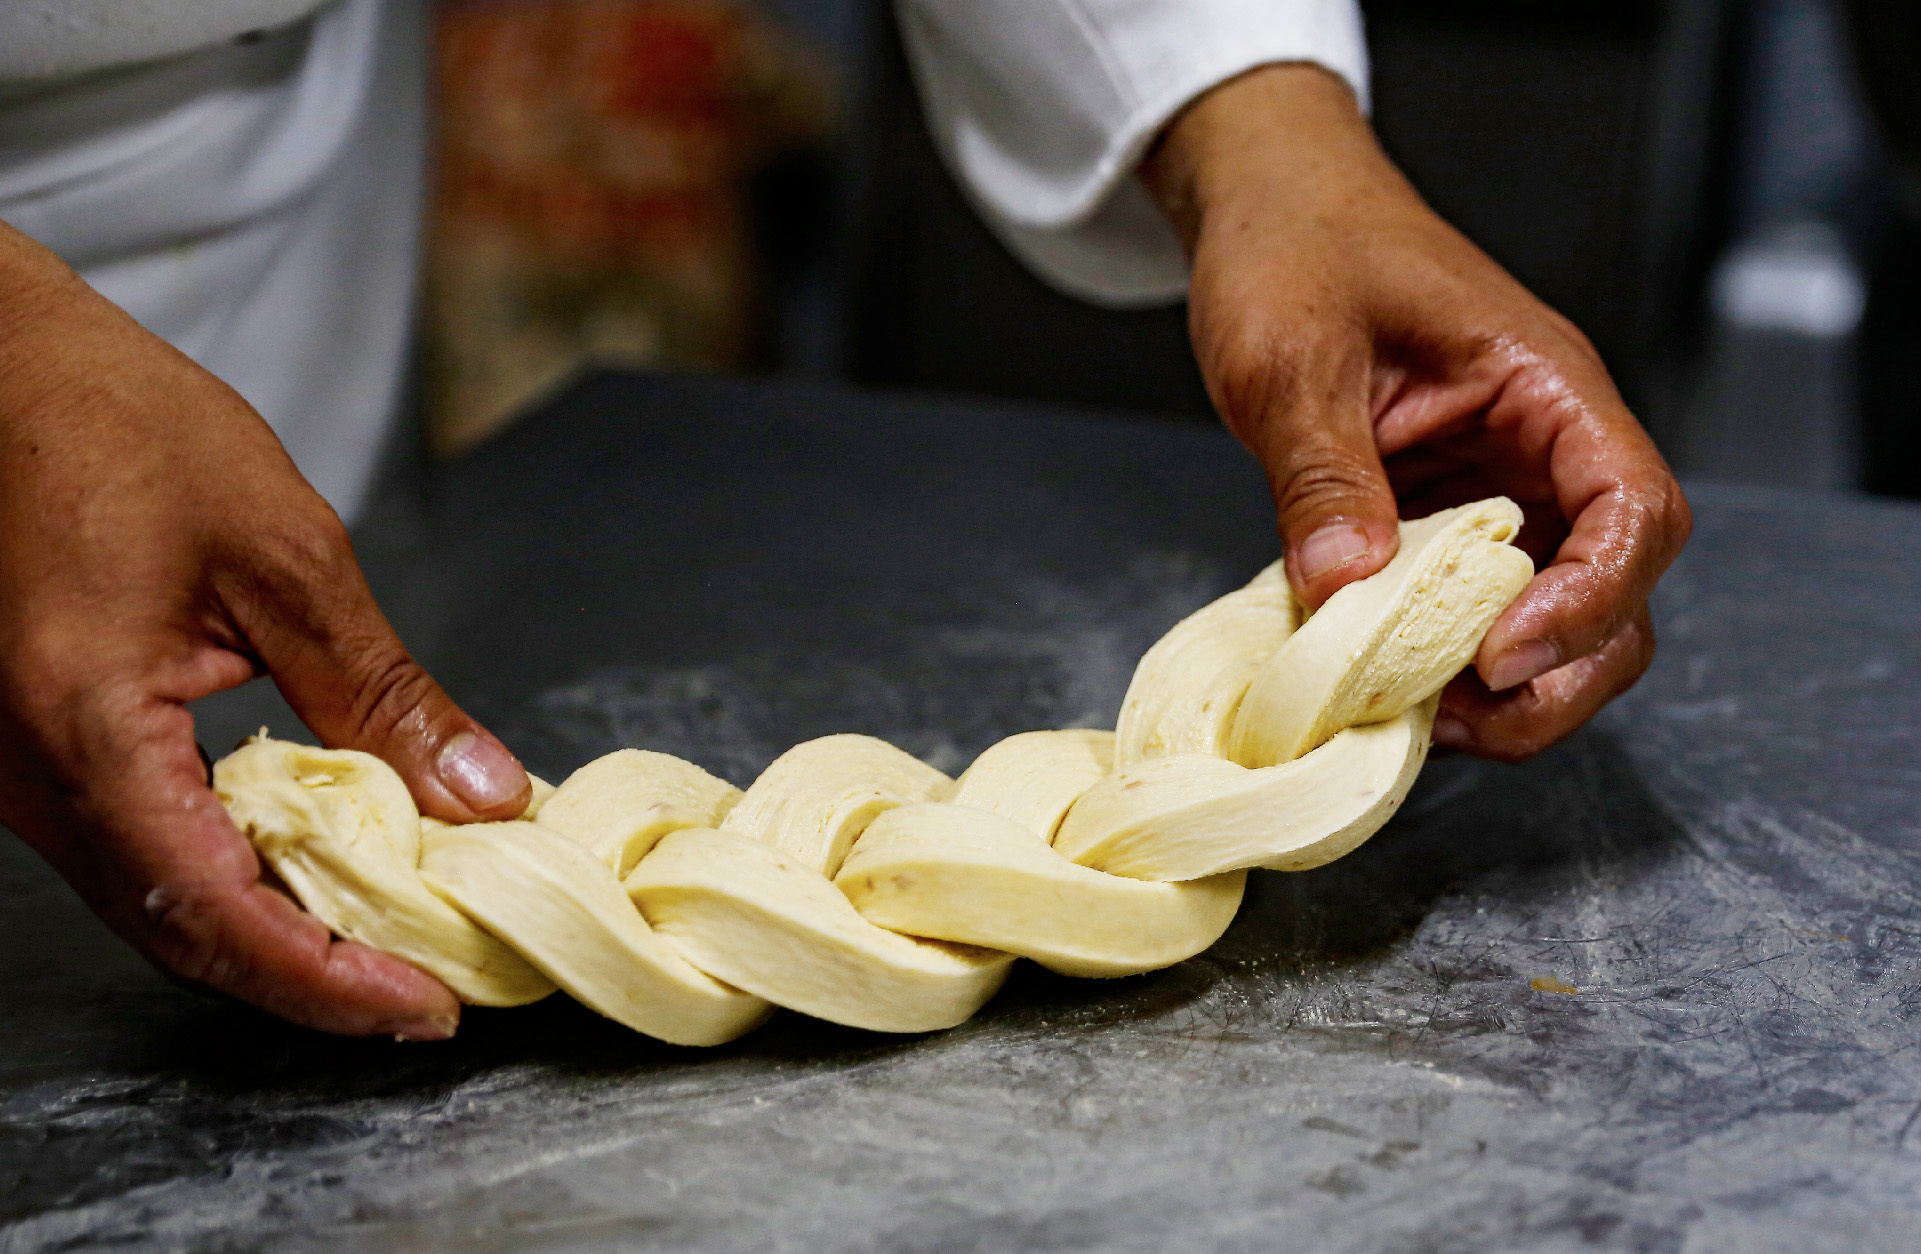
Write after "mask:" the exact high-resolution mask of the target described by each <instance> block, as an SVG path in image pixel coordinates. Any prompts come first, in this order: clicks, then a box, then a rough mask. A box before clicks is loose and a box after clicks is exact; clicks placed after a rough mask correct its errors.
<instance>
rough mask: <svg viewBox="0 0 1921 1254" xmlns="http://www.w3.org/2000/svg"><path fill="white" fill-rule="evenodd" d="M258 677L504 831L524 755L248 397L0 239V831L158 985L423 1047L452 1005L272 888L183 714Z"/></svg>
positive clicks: (432, 801) (325, 725) (456, 814)
mask: <svg viewBox="0 0 1921 1254" xmlns="http://www.w3.org/2000/svg"><path fill="white" fill-rule="evenodd" d="M262 673H265V674H268V675H271V676H272V677H273V679H274V682H275V683H276V684H278V685H279V688H280V691H281V692H282V693H283V694H284V695H285V696H286V698H287V701H288V703H289V704H290V705H291V706H292V707H293V709H294V710H295V712H296V713H298V714H299V715H300V717H301V718H302V719H304V720H305V721H306V723H307V725H308V727H310V728H311V729H312V730H313V731H314V733H315V734H316V735H317V736H318V737H319V738H320V739H321V740H322V741H323V742H324V743H325V744H327V745H328V746H330V747H339V748H352V749H361V750H365V751H367V752H369V753H372V754H375V755H377V756H379V757H380V758H383V759H385V760H386V761H387V762H388V763H390V764H392V765H393V767H394V768H395V769H396V770H398V771H399V772H400V774H401V777H402V778H403V779H405V780H406V781H407V785H408V787H409V788H410V789H411V790H412V792H413V795H414V799H415V801H416V803H417V804H418V805H419V806H420V809H421V812H422V813H424V814H430V815H434V816H436V817H439V818H443V819H447V820H450V821H455V822H459V821H472V820H480V819H506V818H512V817H514V816H515V815H517V814H519V813H520V812H521V810H522V809H524V807H525V805H526V802H527V799H528V795H529V793H528V790H529V784H528V781H527V777H526V773H525V772H524V771H523V770H522V769H521V767H520V764H519V762H517V761H516V760H515V759H514V757H513V755H512V754H510V753H509V752H508V751H507V750H506V748H505V747H503V746H502V745H501V744H500V742H499V741H497V740H495V739H494V737H493V736H492V735H490V734H489V733H488V732H487V731H486V730H485V729H483V728H481V727H480V726H479V725H478V724H477V723H475V722H474V721H473V719H471V718H469V717H468V716H467V715H466V714H464V713H462V712H461V710H460V709H459V707H457V706H456V705H455V704H454V703H453V701H452V700H450V699H449V698H448V696H447V694H446V693H444V692H442V691H441V689H440V687H439V686H438V685H437V684H435V683H434V681H433V680H432V679H430V678H429V677H428V676H427V674H426V672H425V671H423V670H421V668H420V667H419V665H418V664H417V663H415V662H414V660H413V659H412V658H411V657H410V656H408V654H407V651H406V650H405V649H404V648H403V647H402V646H401V643H400V641H399V639H398V638H397V637H396V636H395V635H394V632H393V628H392V627H391V626H389V625H388V623H387V620H386V619H385V617H383V616H382V614H381V612H380V610H379V608H378V607H377V606H376V605H375V604H374V600H373V595H372V593H371V592H370V591H369V589H368V587H367V582H366V579H365V578H364V577H363V576H362V575H361V572H360V567H359V565H358V564H357V563H356V562H355V560H354V555H353V549H352V547H351V545H350V544H349V542H348V539H347V533H346V530H345V528H344V527H343V526H342V525H341V522H340V519H339V518H338V517H337V516H336V515H335V514H334V512H333V510H332V509H331V508H329V507H328V505H327V503H326V502H325V501H323V500H322V499H321V498H320V496H319V495H318V494H317V493H315V492H314V490H313V489H312V488H311V487H309V486H308V485H307V483H306V481H305V480H304V479H302V478H301V476H300V472H299V471H297V470H296V469H295V468H294V465H293V462H292V461H291V460H290V459H289V458H288V456H287V454H286V452H285V450H283V449H282V448H281V446H280V443H279V441H278V440H277V439H275V437H274V434H273V432H272V430H271V429H269V428H268V426H267V424H266V423H265V422H264V421H262V420H261V418H260V416H259V415H258V414H256V413H255V412H254V411H253V410H252V409H251V408H250V407H249V406H248V405H247V403H246V402H245V401H243V400H242V399H241V398H240V397H239V396H238V395H236V394H235V393H234V392H233V391H232V390H231V389H230V388H228V387H227V386H226V385H225V384H223V383H221V382H220V381H219V380H218V379H216V378H214V377H213V376H212V375H210V374H208V373H207V372H206V371H205V370H202V369H201V368H200V367H199V366H197V365H195V364H194V363H193V362H192V361H190V360H189V359H188V358H186V357H185V356H183V355H182V354H180V353H179V352H177V351H175V350H174V349H173V348H171V347H170V346H168V345H167V344H166V343H164V342H163V341H161V340H160V339H159V338H157V337H156V336H154V335H152V334H150V333H148V332H147V331H145V330H144V329H142V328H141V327H140V326H139V324H138V323H136V322H134V321H133V319H131V318H129V317H128V316H127V315H126V314H125V313H123V312H122V311H121V310H120V309H118V308H116V307H115V306H114V305H112V304H111V303H110V302H108V301H107V300H106V299H104V298H103V297H101V296H100V295H99V294H98V293H96V292H94V291H93V290H92V289H90V288H89V287H87V285H86V284H85V283H83V282H82V281H81V280H80V278H79V277H78V276H77V275H75V274H74V273H73V272H72V271H71V270H69V269H68V268H67V267H66V266H65V265H64V264H62V263H61V262H60V261H59V259H58V258H56V257H55V256H54V255H53V254H52V253H51V252H49V251H47V250H46V249H44V248H42V247H40V246H39V245H38V244H35V243H34V242H32V241H31V240H29V239H27V238H26V237H25V236H24V235H21V234H20V233H19V232H17V231H14V230H12V229H11V228H8V227H6V226H5V225H4V224H0V822H4V823H5V824H6V825H7V826H8V827H9V828H11V829H12V830H13V831H14V832H15V834H17V835H18V836H20V838H21V839H23V840H25V841H26V842H27V843H28V844H29V845H31V846H32V847H33V848H34V849H35V850H37V851H38V852H39V853H40V855H41V856H42V857H44V858H45V859H46V860H47V861H48V862H49V863H51V864H52V865H53V867H54V869H55V870H56V871H58V872H59V873H60V875H61V876H62V877H63V878H64V879H65V880H66V881H67V883H69V884H70V885H72V886H73V889H74V891H75V892H77V893H79V894H80V896H81V898H82V899H83V900H84V901H85V902H86V903H87V905H88V906H89V907H91V908H92V909H93V911H94V912H95V913H96V914H98V915H99V916H100V917H101V918H102V919H103V920H105V921H106V923H107V925H108V926H109V927H111V928H112V929H113V930H114V931H115V932H117V933H118V934H119V935H120V936H121V937H122V938H124V939H125V940H126V941H127V942H128V943H130V944H131V945H133V947H134V948H135V949H137V950H139V951H140V952H141V953H142V954H144V955H146V956H147V957H148V958H149V959H151V960H152V961H153V962H154V963H156V964H157V965H158V966H160V967H161V968H162V969H163V970H166V971H168V972H170V973H172V974H173V975H175V976H177V977H180V978H183V979H185V980H188V981H191V982H195V983H198V984H202V985H206V986H209V987H211V988H213V989H216V990H219V991H222V992H225V993H229V994H232V995H233V996H236V997H239V998H241V999H242V1000H245V1001H248V1002H251V1003H253V1004H254V1005H256V1006H260V1007H262V1008H264V1009H266V1010H270V1011H272V1012H273V1013H275V1014H278V1015H281V1016H284V1017H285V1018H287V1019H290V1020H292V1021H294V1022H295V1023H300V1024H305V1025H307V1026H310V1027H316V1028H321V1029H324V1030H326V1031H330V1032H341V1033H347V1034H352V1035H373V1034H381V1035H393V1036H402V1037H408V1038H414V1039H438V1038H443V1037H447V1036H450V1035H452V1034H453V1032H454V1029H455V1027H456V1026H457V1024H458V1023H459V1018H460V1007H459V1003H458V1002H456V1001H455V999H454V997H453V994H451V993H450V992H448V991H447V989H446V988H445V987H444V986H442V985H441V984H440V983H439V982H438V981H437V980H434V979H433V978H431V977H430V976H428V975H426V974H424V973H422V972H421V971H419V970H417V969H416V968H414V967H412V966H410V965H408V964H407V963H405V962H402V961H400V960H399V959H396V958H393V957H390V956H388V955H386V954H382V953H379V952H377V951H375V950H372V949H369V948H367V947H366V946H364V945H359V944H355V943H353V942H350V941H343V940H336V939H333V938H332V937H331V936H330V935H329V933H328V930H327V928H326V926H325V925H323V924H322V923H321V922H320V921H319V920H318V919H315V918H314V917H313V916H311V915H309V914H306V913H305V912H303V911H302V910H301V909H300V908H299V907H298V906H297V905H295V904H294V902H293V901H292V900H291V899H290V898H289V897H287V896H286V895H285V894H284V893H282V892H280V891H278V890H277V889H275V888H274V887H272V886H270V885H269V884H267V883H264V882H263V881H262V877H261V875H262V873H261V867H260V861H259V859H258V858H257V857H256V855H255V853H254V851H253V848H252V847H251V846H250V845H249V844H248V843H247V840H246V838H245V837H244V836H243V835H242V834H241V833H240V832H239V831H238V830H237V829H236V828H235V827H234V825H233V823H232V822H231V821H230V820H229V819H228V817H227V814H226V811H225V810H224V809H223V808H222V807H221V804H220V802H219V800H218V799H217V798H216V797H215V796H214V795H213V792H212V791H211V790H210V789H209V787H208V786H207V780H206V772H205V769H204V767H203V765H202V763H201V760H200V755H199V752H198V750H197V748H196V747H195V743H194V733H193V717H192V715H191V714H189V713H188V711H187V708H186V705H187V703H188V702H190V701H193V700H196V699H197V698H200V697H204V696H207V695H209V694H210V693H214V692H218V691H220V690H222V689H225V688H231V687H234V686H236V685H239V684H241V683H244V682H246V681H247V680H248V679H250V678H252V677H253V676H255V675H258V674H262Z"/></svg>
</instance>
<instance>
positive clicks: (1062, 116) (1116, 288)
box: [0, 0, 1367, 519]
mask: <svg viewBox="0 0 1921 1254" xmlns="http://www.w3.org/2000/svg"><path fill="white" fill-rule="evenodd" d="M897 3H898V12H899V17H900V21H901V24H902V29H903V32H904V36H905V39H906V43H907V46H908V49H909V52H910V56H911V58H912V61H913V64H914V67H915V75H916V78H917V80H918V81H919V84H920V87H921V91H922V95H923V98H924V99H925V101H926V104H927V113H928V117H929V120H930V124H931V125H932V127H933V130H934V135H935V139H936V141H937V143H938V145H939V147H940V149H941V150H942V152H943V154H944V155H945V157H946V159H947V160H948V161H949V163H950V164H951V166H952V168H953V170H954V171H955V173H956V174H957V175H958V176H959V178H960V180H961V182H962V184H963V185H964V186H965V187H966V189H967V190H968V192H969V194H970V196H971V197H972V198H973V199H974V201H975V203H976V204H977V205H978V206H979V207H980V209H981V211H982V212H983V214H984V215H985V216H986V218H987V220H988V222H989V223H990V224H991V225H992V226H993V227H994V229H995V230H996V231H997V232H998V233H999V235H1000V236H1001V238H1002V239H1003V240H1005V241H1006V243H1007V244H1008V246H1009V247H1010V248H1012V249H1013V250H1014V252H1015V253H1016V254H1017V255H1019V256H1021V257H1022V258H1024V259H1025V260H1026V261H1027V262H1028V263H1029V264H1030V265H1031V266H1033V267H1034V268H1035V269H1036V270H1037V271H1038V272H1039V273H1040V274H1041V275H1042V276H1043V277H1045V278H1047V279H1049V280H1050V281H1052V282H1053V283H1055V284H1056V285H1058V286H1060V287H1062V288H1064V289H1065V290H1067V291H1070V292H1072V293H1075V294H1077V295H1080V296H1083V297H1085V298H1087V299H1090V300H1094V301H1099V302H1102V303H1107V304H1118V305H1125V304H1141V303H1151V302H1154V301H1161V300H1168V299H1173V298H1176V297H1178V296H1180V295H1181V294H1182V292H1183V291H1184V290H1185V288H1186V282H1187V267H1186V261H1185V259H1184V258H1183V257H1182V255H1181V250H1180V246H1179V242H1178V241H1177V240H1176V238H1175V236H1174V233H1173V231H1172V229H1171V228H1170V227H1169V226H1168V224H1167V223H1166V221H1165V220H1164V219H1163V218H1162V217H1161V215H1160V213H1159V212H1158V211H1157V210H1156V209H1155V207H1154V206H1153V204H1152V202H1151V201H1150V200H1149V198H1148V197H1147V195H1146V193H1145V192H1144V191H1142V189H1141V188H1140V186H1139V184H1138V183H1137V182H1135V181H1134V180H1133V179H1132V178H1131V177H1130V175H1131V173H1132V171H1133V169H1134V167H1135V165H1136V164H1137V163H1138V162H1139V160H1140V157H1141V154H1142V152H1143V150H1144V149H1145V148H1146V146H1147V144H1148V143H1149V142H1150V141H1151V140H1152V138H1153V136H1154V134H1155V133H1156V132H1157V131H1158V130H1159V128H1160V127H1161V126H1162V125H1163V124H1164V123H1165V122H1166V121H1167V119H1168V118H1170V117H1171V116H1172V115H1173V114H1174V113H1175V112H1176V111H1177V110H1179V109H1180V107H1181V106H1182V105H1184V104H1186V103H1187V102H1188V101H1189V100H1191V99H1193V98H1194V97H1195V96H1197V95H1199V94H1200V93H1201V92H1203V91H1205V90H1207V89H1208V88H1209V87H1211V86H1213V85H1215V84H1216V83H1219V82H1222V81H1224V80H1225V79H1228V78H1230V77H1232V76H1234V75H1236V74H1239V73H1241V72H1242V71H1244V70H1248V69H1251V68H1253V67H1255V66H1257V65H1262V64H1265V63H1269V62H1276V61H1311V62H1315V63H1318V64H1320V65H1323V66H1326V67H1327V68H1329V69H1331V70H1333V71H1334V72H1336V73H1338V74H1340V75H1342V76H1343V77H1344V78H1346V79H1347V80H1348V82H1350V83H1351V84H1353V85H1354V87H1355V89H1356V91H1357V92H1364V91H1365V83H1366V68H1367V67H1366V52H1365V48H1364V45H1363V43H1362V40H1361V25H1360V17H1359V13H1358V11H1357V9H1356V8H1355V4H1354V0H897ZM426 64H427V59H426V40H425V21H424V13H423V12H422V8H421V0H334V3H332V4H331V5H328V4H325V3H324V2H323V0H0V220H4V221H6V222H8V223H10V224H12V225H13V226H15V227H17V228H19V229H20V230H22V231H25V232H26V233H27V234H29V235H31V236H33V237H35V238H36V239H39V240H40V241H42V242H43V243H45V244H47V245H48V246H49V247H51V248H53V249H54V250H55V251H56V252H58V253H59V254H60V255H61V256H63V257H64V258H66V260H67V261H68V262H69V263H70V264H72V265H73V266H74V267H75V268H76V269H78V270H79V271H80V273H81V274H82V275H83V276H84V277H85V278H86V279H87V280H88V281H89V282H90V283H92V284H93V285H94V286H95V287H96V288H98V289H99V290H100V291H102V292H103V293H105V294H106V295H107V296H108V297H109V298H111V299H112V300H114V301H115V302H117V303H118V304H120V305H121V306H122V307H123V308H125V309H126V310H127V311H128V312H129V313H131V314H133V316H134V317H135V318H137V319H139V321H140V322H141V323H142V324H143V325H144V326H146V327H147V328H149V329H150V330H152V331H154V332H155V333H156V334H159V335H160V336H162V337H164V338H165V339H167V340H169V341H170V342H172V343H173V344H175V345H177V346H178V347H179V348H180V349H182V350H183V351H184V352H186V353H187V354H188V355H190V356H191V357H193V358H194V359H195V360H196V361H198V362H200V363H201V364H202V365H204V366H206V367H207V368H208V369H209V370H211V371H212V372H213V373H214V374H216V375H218V376H220V377H221V378H223V379H225V380H226V381H227V382H228V383H230V384H232V385H233V386H234V387H235V389H236V390H238V391H239V392H240V394H241V395H242V396H244V397H246V398H247V400H248V401H249V402H250V403H252V404H253V405H254V407H255V408H257V409H258V410H259V411H260V412H261V414H262V415H263V416H264V417H265V418H266V419H267V421H268V422H269V423H270V424H272V426H273V428H274V430H275V431H276V432H277V433H278V434H279V436H280V438H281V440H282V442H283V443H285V444H286V446H287V449H288V451H289V452H290V453H291V454H292V455H293V458H294V461H295V463H296V464H298V465H299V467H300V469H301V471H302V472H303V473H304V474H306V476H307V477H308V479H309V480H310V481H312V482H313V484H314V486H315V487H317V488H318V489H319V490H320V492H321V493H322V495H324V496H325V497H326V498H327V499H328V500H329V501H331V502H332V503H333V505H334V507H335V508H336V509H337V510H339V511H340V513H341V515H342V516H343V517H346V518H348V519H351V518H352V517H353V516H354V514H355V513H356V512H357V511H358V509H359V507H360V505H361V503H362V501H363V500H364V498H365V495H366V490H367V488H368V486H369V481H370V479H371V476H372V473H373V469H374V466H375V463H376V460H377V458H378V454H379V451H380V447H381V444H382V442H383V437H384V434H385V432H386V430H387V428H388V426H389V425H390V419H391V417H392V415H393V413H394V410H395V406H396V402H397V398H398V395H399V391H400V387H401V381H402V378H403V373H404V368H405V364H406V361H407V357H408V347H409V332H410V330H411V323H412V303H413V297H414V288H415V276H416V272H417V253H418V246H419V217H420V207H421V196H422V185H423V174H422V171H423V167H424V158H425V147H424V136H425V127H424V86H425V74H426ZM1282 138H1283V139H1284V137H1282Z"/></svg>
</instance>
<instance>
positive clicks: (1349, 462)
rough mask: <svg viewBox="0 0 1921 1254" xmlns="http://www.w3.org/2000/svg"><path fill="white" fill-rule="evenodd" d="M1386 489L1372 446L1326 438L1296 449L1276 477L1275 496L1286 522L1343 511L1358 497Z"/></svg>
mask: <svg viewBox="0 0 1921 1254" xmlns="http://www.w3.org/2000/svg"><path fill="white" fill-rule="evenodd" d="M1384 490H1385V489H1384V488H1383V486H1382V484H1381V481H1380V471H1379V468H1378V462H1377V461H1376V460H1375V458H1374V457H1373V455H1372V450H1369V451H1367V452H1362V451H1361V450H1358V449H1354V448H1351V447H1348V446H1346V445H1343V444H1340V443H1337V442H1336V441H1334V440H1332V439H1324V440H1315V441H1312V442H1311V443H1310V444H1309V445H1308V447H1304V448H1296V449H1295V450H1293V456H1292V458H1291V459H1290V462H1289V464H1288V465H1287V466H1286V467H1285V468H1284V471H1283V473H1281V474H1279V475H1277V476H1276V478H1275V485H1274V500H1275V503H1276V504H1277V505H1278V506H1279V507H1280V513H1281V518H1282V519H1283V520H1284V525H1285V523H1286V522H1287V521H1292V520H1301V519H1308V518H1318V517H1324V516H1326V515H1329V514H1334V513H1339V512H1343V511H1344V510H1345V509H1349V508H1351V507H1352V505H1353V503H1354V502H1355V501H1357V500H1372V499H1374V498H1377V497H1379V496H1381V495H1382V493H1383V492H1384Z"/></svg>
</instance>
